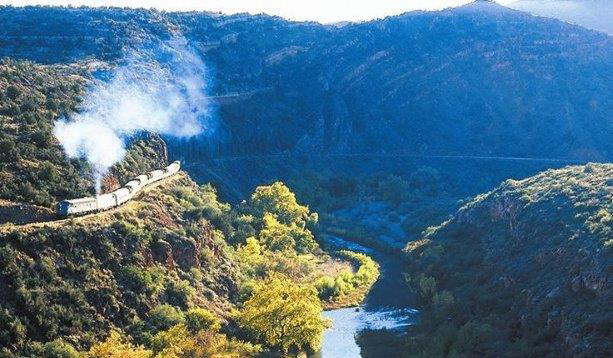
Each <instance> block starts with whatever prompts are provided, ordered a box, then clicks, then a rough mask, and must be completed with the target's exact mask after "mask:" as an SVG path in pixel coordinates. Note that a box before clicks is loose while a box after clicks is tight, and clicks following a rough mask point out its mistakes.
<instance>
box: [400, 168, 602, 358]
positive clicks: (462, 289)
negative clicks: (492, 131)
mask: <svg viewBox="0 0 613 358" xmlns="http://www.w3.org/2000/svg"><path fill="white" fill-rule="evenodd" d="M612 178H613V166H612V165H610V164H588V165H585V166H570V167H566V168H563V169H559V170H548V171H545V172H543V173H540V174H538V175H536V176H533V177H530V178H527V179H524V180H520V181H515V180H507V181H506V182H504V183H503V184H502V185H500V186H499V187H497V188H496V189H494V190H492V191H491V192H488V193H485V194H483V195H479V196H477V197H475V198H474V199H473V200H472V201H470V202H468V203H466V204H465V205H464V206H463V207H462V208H460V209H459V210H458V211H457V213H456V214H454V215H453V217H452V218H451V219H450V220H448V221H446V222H444V223H442V224H441V225H440V226H438V227H432V228H429V229H428V230H426V232H425V236H424V237H423V238H422V239H421V240H416V241H413V242H410V243H409V244H408V245H407V249H406V250H407V252H408V262H409V271H410V272H412V279H411V282H412V284H413V285H414V287H415V288H416V289H418V290H419V291H420V292H421V297H422V300H423V302H424V305H425V307H428V310H427V313H425V314H424V317H426V318H425V319H424V321H425V323H424V324H423V325H422V326H421V328H419V329H417V332H419V334H427V335H434V338H435V339H428V340H427V342H428V343H427V344H425V345H421V346H420V338H419V335H418V338H416V340H415V341H416V342H414V343H415V344H416V345H417V346H419V347H420V350H419V351H420V352H421V354H428V353H430V354H432V353H433V352H442V354H445V355H452V354H457V353H460V354H464V356H466V354H468V356H471V354H472V355H473V356H497V355H499V354H502V352H505V353H506V354H508V356H522V357H529V356H540V357H545V356H547V357H598V356H599V357H603V356H607V355H609V354H610V353H611V350H612V349H613V348H612V347H611V342H610V340H609V339H608V338H607V337H608V336H609V335H610V330H611V312H610V309H609V306H610V300H611V295H612V291H611V289H612V286H611V278H610V270H611V263H612V262H613V261H612V259H613V258H612V251H611V247H612V246H611V245H612V244H613V241H612V238H613V219H612V217H611V213H612V211H613V206H612V205H613V204H612V203H613V179H612ZM471 335H472V337H473V338H471V339H472V341H471V340H469V339H467V338H466V337H471ZM462 337H464V338H462ZM422 339H423V337H422ZM463 340H464V341H463ZM422 343H423V341H422ZM454 352H455V353H454ZM424 356H426V355H424Z"/></svg>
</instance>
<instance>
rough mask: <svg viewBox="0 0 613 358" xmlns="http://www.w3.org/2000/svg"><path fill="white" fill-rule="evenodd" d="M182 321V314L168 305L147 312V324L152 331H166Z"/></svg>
mask: <svg viewBox="0 0 613 358" xmlns="http://www.w3.org/2000/svg"><path fill="white" fill-rule="evenodd" d="M184 321H185V317H184V316H183V312H181V310H179V309H177V308H176V307H173V306H171V305H168V304H164V305H158V306H156V307H155V308H154V309H152V310H151V311H150V312H149V319H148V322H149V325H150V326H151V328H152V331H161V330H166V329H169V328H170V327H172V326H174V325H176V324H179V323H183V322H184Z"/></svg>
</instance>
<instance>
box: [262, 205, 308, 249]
mask: <svg viewBox="0 0 613 358" xmlns="http://www.w3.org/2000/svg"><path fill="white" fill-rule="evenodd" d="M263 222H264V225H263V226H264V227H263V228H262V231H260V235H259V240H260V242H261V243H262V244H263V245H264V246H265V247H266V248H267V249H269V250H273V251H285V250H295V251H297V252H299V253H307V252H311V251H313V250H314V249H315V248H317V242H315V238H314V237H313V234H312V233H311V231H309V230H308V229H305V228H303V227H300V226H298V225H296V224H293V223H292V224H289V225H284V224H283V223H281V222H280V221H279V220H277V218H276V217H274V216H273V215H272V214H269V213H266V214H265V215H264V219H263Z"/></svg>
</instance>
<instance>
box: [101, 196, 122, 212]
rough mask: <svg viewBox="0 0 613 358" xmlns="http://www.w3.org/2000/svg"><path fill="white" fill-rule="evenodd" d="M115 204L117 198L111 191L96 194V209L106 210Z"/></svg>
mask: <svg viewBox="0 0 613 358" xmlns="http://www.w3.org/2000/svg"><path fill="white" fill-rule="evenodd" d="M115 206H117V200H116V199H115V195H113V193H108V194H102V195H98V196H96V210H98V211H100V210H108V209H110V208H112V207H115Z"/></svg>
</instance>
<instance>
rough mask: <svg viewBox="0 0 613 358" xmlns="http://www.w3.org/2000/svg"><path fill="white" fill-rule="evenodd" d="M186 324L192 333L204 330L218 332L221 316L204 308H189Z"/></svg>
mask: <svg viewBox="0 0 613 358" xmlns="http://www.w3.org/2000/svg"><path fill="white" fill-rule="evenodd" d="M185 325H186V326H187V329H189V331H190V332H192V333H197V332H198V331H203V330H206V331H213V332H217V331H219V329H220V328H221V322H220V321H219V318H217V316H215V315H214V314H213V313H211V311H208V310H205V309H203V308H192V309H191V310H189V311H188V312H187V314H186V315H185Z"/></svg>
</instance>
